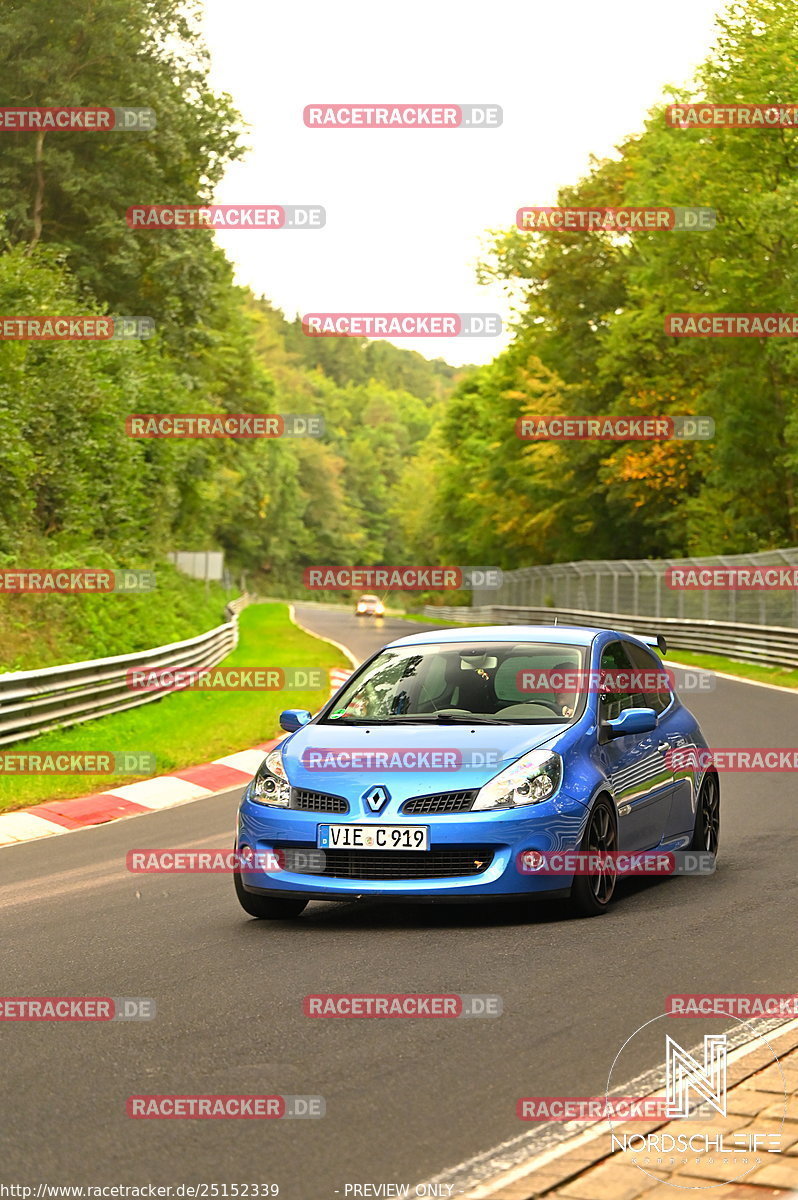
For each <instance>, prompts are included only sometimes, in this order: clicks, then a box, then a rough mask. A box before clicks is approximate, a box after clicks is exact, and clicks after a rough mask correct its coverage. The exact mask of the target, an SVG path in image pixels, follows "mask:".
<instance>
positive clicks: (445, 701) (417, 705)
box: [323, 642, 587, 725]
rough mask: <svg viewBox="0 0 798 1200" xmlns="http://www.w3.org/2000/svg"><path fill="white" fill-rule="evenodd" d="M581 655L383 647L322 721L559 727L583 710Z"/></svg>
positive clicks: (540, 649)
mask: <svg viewBox="0 0 798 1200" xmlns="http://www.w3.org/2000/svg"><path fill="white" fill-rule="evenodd" d="M586 653H587V651H586V648H585V647H582V646H569V645H561V644H559V643H554V642H486V643H481V642H480V643H474V642H456V643H452V642H448V643H438V644H431V645H421V646H393V647H388V648H386V649H385V650H383V651H382V652H381V653H380V654H378V655H377V657H376V658H375V659H374V660H373V661H372V662H371V663H369V664H368V666H367V667H366V668H365V669H364V670H363V671H362V673H361V674H359V675H358V676H357V678H356V679H353V680H352V681H351V682H350V683H349V684H348V685H347V686H346V687H345V688H343V689H342V691H341V693H340V695H339V696H337V697H336V700H335V704H334V707H333V708H332V709H331V710H330V712H329V713H327V715H326V717H324V718H323V720H324V721H326V722H330V723H334V724H346V725H349V724H352V725H354V724H400V723H407V724H421V723H423V722H433V721H451V722H457V721H458V720H460V721H474V720H477V721H480V722H484V723H485V724H490V723H493V722H511V723H512V724H516V723H517V722H521V723H529V724H540V725H545V724H551V723H559V724H565V723H567V722H569V721H571V720H572V719H573V718H574V716H575V715H576V714H577V713H578V712H579V710H580V709H581V707H582V703H583V700H584V690H585V689H584V682H583V678H584V670H583V667H584V661H585V656H586Z"/></svg>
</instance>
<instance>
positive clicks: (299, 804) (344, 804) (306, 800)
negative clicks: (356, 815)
mask: <svg viewBox="0 0 798 1200" xmlns="http://www.w3.org/2000/svg"><path fill="white" fill-rule="evenodd" d="M290 807H291V808H301V809H302V810H303V811H304V812H327V813H330V812H331V813H345V812H349V801H348V800H345V799H344V798H343V796H329V795H328V794H327V793H326V792H309V791H306V790H305V788H291V804H290Z"/></svg>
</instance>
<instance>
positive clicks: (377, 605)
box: [355, 595, 385, 617]
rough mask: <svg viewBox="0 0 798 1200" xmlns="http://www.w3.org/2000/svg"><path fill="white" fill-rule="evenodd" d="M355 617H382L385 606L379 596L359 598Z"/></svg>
mask: <svg viewBox="0 0 798 1200" xmlns="http://www.w3.org/2000/svg"><path fill="white" fill-rule="evenodd" d="M355 616H356V617H384V616H385V605H384V604H383V602H382V600H380V598H379V596H370V595H364V596H361V597H360V599H359V600H358V602H357V606H356V608H355Z"/></svg>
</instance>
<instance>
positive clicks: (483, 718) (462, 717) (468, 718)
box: [379, 712, 512, 725]
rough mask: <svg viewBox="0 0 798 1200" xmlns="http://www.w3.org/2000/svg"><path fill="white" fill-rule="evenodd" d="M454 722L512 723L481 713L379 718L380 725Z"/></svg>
mask: <svg viewBox="0 0 798 1200" xmlns="http://www.w3.org/2000/svg"><path fill="white" fill-rule="evenodd" d="M433 721H434V722H436V723H438V722H439V723H445V724H449V723H455V722H457V723H458V724H463V723H464V724H472V725H512V721H501V720H499V718H498V717H491V716H488V715H487V714H482V713H447V712H431V713H396V714H395V715H394V716H392V717H384V718H381V720H380V722H379V723H380V724H381V725H421V724H425V723H427V722H433Z"/></svg>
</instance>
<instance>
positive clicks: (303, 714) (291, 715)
mask: <svg viewBox="0 0 798 1200" xmlns="http://www.w3.org/2000/svg"><path fill="white" fill-rule="evenodd" d="M310 719H311V714H310V713H309V712H308V710H307V709H306V708H286V709H285V711H284V712H281V713H280V728H281V729H284V730H285V731H286V733H294V732H295V731H296V730H297V729H301V728H302V726H303V725H307V723H308V721H309V720H310Z"/></svg>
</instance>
